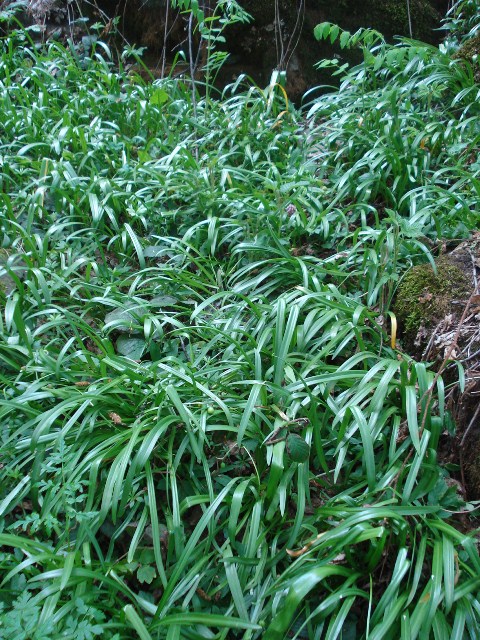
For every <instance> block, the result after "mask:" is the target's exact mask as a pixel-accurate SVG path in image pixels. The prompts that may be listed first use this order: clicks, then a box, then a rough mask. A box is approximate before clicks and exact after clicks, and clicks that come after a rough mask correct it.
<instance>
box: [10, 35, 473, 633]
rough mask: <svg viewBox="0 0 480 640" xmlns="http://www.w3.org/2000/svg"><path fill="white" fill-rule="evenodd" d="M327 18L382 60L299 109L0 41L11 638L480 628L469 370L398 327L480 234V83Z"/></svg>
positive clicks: (280, 98) (428, 54)
mask: <svg viewBox="0 0 480 640" xmlns="http://www.w3.org/2000/svg"><path fill="white" fill-rule="evenodd" d="M472 28H473V27H472ZM317 35H318V37H326V36H327V35H328V37H330V38H332V39H335V38H336V37H339V38H340V42H341V44H342V46H355V45H360V46H361V47H362V48H363V51H364V62H363V64H361V65H360V66H358V67H356V68H353V69H351V70H343V71H342V74H343V75H342V79H341V84H340V89H339V90H338V91H336V92H334V93H329V94H327V95H323V96H322V97H320V98H318V99H316V100H315V101H313V102H312V103H310V104H309V105H308V106H307V107H306V108H305V109H303V110H296V109H294V108H293V107H292V105H290V104H288V101H287V100H286V98H285V95H284V93H283V91H282V89H281V88H280V87H278V86H276V85H275V84H272V85H271V86H269V87H268V88H267V89H266V90H261V89H259V88H258V87H256V86H249V85H247V84H246V83H245V84H244V83H243V81H242V80H239V81H238V82H237V84H236V86H232V87H230V88H228V89H227V90H225V92H224V94H223V96H222V97H221V99H218V100H213V99H208V100H207V99H204V98H202V97H201V95H197V96H196V98H195V101H194V103H195V104H193V100H192V94H191V90H190V87H189V86H188V87H186V86H185V85H184V84H183V82H182V81H181V80H178V81H173V80H163V81H156V82H154V83H153V84H151V85H146V84H144V83H142V82H141V81H140V79H139V78H134V77H133V78H132V77H130V76H128V75H127V74H126V73H124V72H123V71H122V67H121V66H120V69H119V68H118V67H117V66H116V65H115V64H114V63H113V60H112V58H111V56H110V51H109V50H108V48H107V47H106V46H104V45H100V44H97V45H96V47H95V48H94V50H93V52H92V53H91V55H83V56H80V55H79V53H78V51H76V50H75V49H74V48H64V47H63V46H61V45H60V44H54V43H52V44H47V45H45V46H43V47H38V46H34V45H33V43H32V42H31V41H30V40H29V37H28V34H26V33H25V32H24V31H21V30H17V31H15V32H12V33H10V34H9V35H8V36H4V37H3V38H2V39H1V42H0V103H1V107H2V117H1V120H0V205H1V212H2V213H1V241H2V246H3V250H2V254H1V256H0V264H1V272H0V275H1V274H3V276H4V277H3V282H4V283H5V286H4V287H3V288H2V292H1V293H0V296H1V299H2V307H3V313H2V315H1V317H0V354H1V362H0V385H1V390H2V392H1V396H0V428H1V431H0V434H1V469H0V474H1V485H0V486H1V489H0V543H1V545H2V551H1V554H0V582H1V587H0V593H1V602H2V604H1V605H0V606H1V607H2V613H1V614H0V638H5V639H6V638H9V639H11V638H15V639H16V640H27V639H36V640H40V638H52V639H56V638H76V639H90V638H93V637H95V636H98V637H102V638H105V639H112V640H113V639H120V638H137V637H140V638H141V639H142V640H149V639H152V640H156V639H163V638H165V639H168V640H174V639H176V638H190V639H192V640H193V639H195V640H196V639H200V638H210V639H213V638H216V639H221V638H224V639H226V638H244V639H245V640H247V639H254V638H265V640H277V639H278V640H281V639H283V638H286V637H295V638H312V639H318V640H320V639H321V638H322V639H323V638H324V639H328V640H333V639H335V638H359V639H360V638H368V639H369V640H381V639H382V638H387V637H392V638H393V637H397V638H400V637H401V638H403V639H405V640H407V639H408V640H414V639H415V638H422V639H425V638H435V640H444V639H447V638H459V639H460V638H471V639H472V640H474V639H476V638H478V629H479V628H480V577H479V576H480V558H479V555H478V551H477V545H476V540H475V538H474V537H473V536H472V535H471V534H469V533H464V532H463V531H464V530H462V527H461V526H460V524H459V521H458V520H457V517H458V516H457V515H456V514H457V513H459V512H462V513H465V512H468V510H469V509H471V505H468V504H465V503H464V502H463V500H462V498H461V496H460V495H459V494H458V493H457V491H456V485H455V483H452V482H451V481H450V478H449V470H447V469H446V468H444V467H443V466H442V465H441V464H439V462H438V460H437V449H438V444H439V439H440V437H441V435H442V433H443V431H444V428H445V424H446V414H445V406H444V404H445V403H444V397H445V390H444V386H443V383H442V380H441V378H437V377H435V376H434V373H433V372H432V371H431V370H430V369H429V366H428V363H422V362H415V361H412V360H411V359H410V358H409V357H408V356H407V355H406V354H403V353H401V352H399V351H397V350H396V349H395V340H394V335H392V334H393V330H391V329H390V325H389V324H388V323H387V322H386V320H385V319H386V318H388V317H389V316H388V312H389V308H390V304H391V301H392V298H393V295H394V292H395V288H396V285H397V283H398V280H399V278H400V277H401V275H402V274H403V273H404V271H405V269H406V268H407V267H409V266H410V265H411V264H412V263H415V262H421V261H425V260H426V259H429V260H432V255H431V252H430V251H431V247H432V246H435V243H436V242H437V241H438V240H440V239H442V238H448V237H457V236H459V235H466V234H468V232H469V231H470V230H471V229H473V228H475V226H477V225H478V223H479V213H478V201H479V198H480V164H479V161H478V149H479V140H480V128H479V115H480V114H479V111H480V107H479V105H480V101H479V97H480V87H479V86H478V84H476V82H475V78H474V74H473V71H472V66H471V65H470V64H469V62H467V61H465V60H459V59H454V58H453V56H452V51H453V45H451V46H452V49H449V48H447V47H441V48H440V49H438V48H435V47H432V46H429V45H425V44H422V43H420V42H413V41H410V40H405V39H403V40H400V41H399V42H398V43H397V44H395V45H387V44H385V43H384V42H383V40H382V39H381V38H380V37H379V36H378V34H374V33H372V32H368V31H367V32H361V33H359V34H354V35H353V36H351V35H350V34H345V33H342V32H340V31H338V30H337V28H336V27H333V26H332V25H321V26H319V28H318V29H317ZM7 276H8V278H7ZM450 470H451V469H450Z"/></svg>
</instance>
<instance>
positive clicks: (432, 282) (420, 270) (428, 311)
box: [394, 257, 470, 344]
mask: <svg viewBox="0 0 480 640" xmlns="http://www.w3.org/2000/svg"><path fill="white" fill-rule="evenodd" d="M436 267H437V272H436V273H435V272H434V270H433V268H432V266H431V265H430V264H423V265H419V266H416V267H413V268H412V269H411V270H410V271H409V272H408V273H407V275H406V276H405V278H404V279H403V281H402V283H401V284H400V286H399V288H398V291H397V296H396V300H395V305H394V313H395V315H396V317H397V319H398V322H399V326H400V330H401V332H402V335H403V336H404V340H405V342H406V343H407V344H412V343H413V342H414V340H415V337H416V335H417V332H418V330H419V328H420V326H422V325H423V326H424V327H425V328H426V329H428V328H431V327H433V326H435V325H436V324H437V323H438V322H439V321H440V320H441V319H442V318H444V317H445V316H446V315H447V314H448V313H451V312H452V311H453V310H454V308H453V304H452V301H453V300H458V299H460V300H461V299H462V298H463V297H465V296H466V295H467V294H468V293H469V290H470V280H469V278H468V276H467V275H465V273H464V272H463V271H462V270H461V269H460V268H459V267H457V266H456V265H455V264H453V262H452V261H451V260H449V259H448V258H447V257H444V258H439V259H438V260H437V262H436Z"/></svg>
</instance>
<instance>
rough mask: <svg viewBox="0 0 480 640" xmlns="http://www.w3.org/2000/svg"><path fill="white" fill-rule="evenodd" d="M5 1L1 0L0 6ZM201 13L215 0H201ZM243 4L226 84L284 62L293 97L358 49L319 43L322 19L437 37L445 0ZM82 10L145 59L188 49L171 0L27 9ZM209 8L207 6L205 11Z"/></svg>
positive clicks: (35, 14)
mask: <svg viewBox="0 0 480 640" xmlns="http://www.w3.org/2000/svg"><path fill="white" fill-rule="evenodd" d="M6 2H8V0H4V4H5V3H6ZM203 4H204V5H205V8H206V12H207V13H208V11H209V7H210V8H212V7H214V5H215V0H204V1H203ZM240 4H241V5H242V6H243V7H244V8H245V9H246V10H247V11H248V12H249V13H250V14H251V15H252V18H253V20H252V22H251V23H250V24H249V25H244V24H240V25H239V24H237V25H234V26H232V27H230V28H228V29H227V31H226V34H225V35H226V39H227V42H226V44H225V47H226V49H227V50H228V51H229V52H230V54H231V57H230V64H227V65H226V66H225V68H224V69H223V71H222V74H221V76H220V82H221V83H222V84H226V83H228V82H230V81H232V80H234V79H235V77H237V76H238V75H239V74H240V73H246V74H247V75H250V76H252V77H253V78H254V79H255V80H256V81H257V82H258V83H259V84H266V83H267V82H268V80H269V78H270V74H271V72H272V70H273V69H276V68H279V69H284V68H288V74H287V78H288V85H287V90H288V93H289V95H290V96H291V97H292V98H293V99H296V98H298V97H299V96H301V95H302V94H303V93H304V92H305V90H306V89H307V88H309V87H312V86H316V85H319V84H322V83H324V82H331V78H330V75H329V74H325V75H323V76H322V75H321V73H320V72H318V71H316V70H315V69H314V66H313V65H314V64H315V62H317V61H319V60H321V59H322V58H330V57H332V55H337V56H341V57H342V58H344V59H348V60H349V61H350V62H355V61H356V58H355V55H356V53H355V52H345V51H340V50H339V49H335V48H334V47H332V46H330V45H329V44H328V43H326V42H323V43H319V42H317V41H316V40H315V38H314V36H313V29H314V27H315V26H316V25H317V24H319V23H320V22H324V21H329V22H334V23H337V24H339V25H340V26H341V27H342V28H344V29H348V30H349V31H356V30H357V29H358V28H360V27H362V26H363V27H372V28H374V29H377V30H379V31H381V32H382V33H383V34H384V35H385V36H386V38H387V39H391V38H393V37H394V36H395V35H407V36H408V35H409V33H410V30H411V33H412V35H413V37H414V38H415V39H419V40H424V41H426V42H436V41H439V40H440V39H441V32H439V31H438V30H436V29H438V27H439V26H440V21H441V18H442V17H443V16H444V15H445V13H446V10H447V6H448V0H363V1H362V2H358V1H357V0H337V2H334V3H333V2H331V0H241V2H240ZM73 6H75V7H77V11H78V8H80V11H82V12H84V13H85V15H86V16H87V17H89V18H90V20H93V21H98V20H101V21H102V22H103V23H104V24H106V25H107V26H109V27H111V26H112V25H113V24H114V21H116V27H117V28H118V30H119V31H120V33H121V34H123V35H124V36H125V37H126V39H127V40H128V41H129V42H130V43H132V44H135V45H137V46H144V47H147V52H148V53H147V56H148V58H147V59H148V64H149V65H150V66H152V67H153V68H155V67H159V68H160V67H163V68H164V65H163V64H158V62H159V59H160V57H161V56H164V55H166V56H167V57H168V58H169V59H170V60H171V59H172V58H173V57H174V55H175V53H177V52H179V51H181V50H183V51H185V52H186V54H187V55H188V46H187V35H188V27H187V23H188V17H187V16H186V15H180V14H179V13H178V12H176V11H174V10H172V8H171V6H170V2H169V1H168V0H96V2H88V3H87V2H83V3H82V2H80V1H78V2H75V3H74V4H73V3H72V2H71V1H69V0H66V1H64V0H62V1H61V2H60V0H26V7H27V14H29V15H30V19H33V20H35V21H36V22H37V23H43V24H45V23H55V24H56V25H58V22H59V21H61V20H62V19H63V21H64V22H66V21H70V22H71V15H70V13H71V10H72V7H73ZM210 10H211V9H210ZM112 32H113V30H112V29H110V28H109V29H108V33H112Z"/></svg>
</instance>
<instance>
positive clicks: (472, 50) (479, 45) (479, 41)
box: [453, 34, 480, 62]
mask: <svg viewBox="0 0 480 640" xmlns="http://www.w3.org/2000/svg"><path fill="white" fill-rule="evenodd" d="M475 56H480V34H478V35H476V36H474V37H473V38H469V39H468V40H466V41H465V42H464V43H463V44H462V46H461V47H460V49H459V50H458V51H457V53H456V54H455V55H454V56H453V57H454V58H457V59H458V58H463V60H468V61H469V62H473V61H474V59H475Z"/></svg>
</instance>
